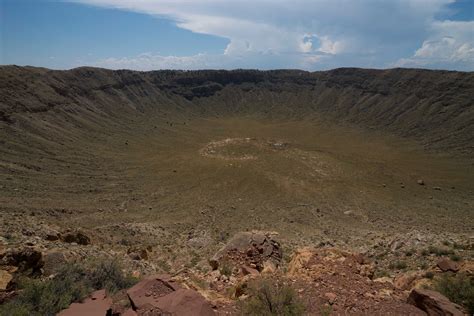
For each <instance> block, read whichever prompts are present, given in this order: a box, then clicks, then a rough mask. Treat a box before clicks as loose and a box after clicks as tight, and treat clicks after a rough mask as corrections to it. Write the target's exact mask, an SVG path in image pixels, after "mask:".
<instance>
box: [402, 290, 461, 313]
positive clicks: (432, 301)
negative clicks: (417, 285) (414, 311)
mask: <svg viewBox="0 0 474 316" xmlns="http://www.w3.org/2000/svg"><path fill="white" fill-rule="evenodd" d="M408 303H410V304H412V305H414V306H416V307H418V308H420V309H422V310H424V311H425V312H426V313H427V314H428V315H429V316H462V315H464V313H463V312H462V311H461V309H460V307H459V306H457V305H456V304H454V303H452V302H451V301H450V300H449V299H448V298H446V297H445V296H443V295H442V294H441V293H439V292H436V291H431V290H425V289H414V290H412V291H411V293H410V296H409V297H408Z"/></svg>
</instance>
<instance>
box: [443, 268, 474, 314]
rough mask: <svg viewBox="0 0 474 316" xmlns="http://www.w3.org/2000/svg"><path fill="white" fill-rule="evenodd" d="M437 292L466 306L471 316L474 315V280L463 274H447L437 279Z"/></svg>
mask: <svg viewBox="0 0 474 316" xmlns="http://www.w3.org/2000/svg"><path fill="white" fill-rule="evenodd" d="M434 288H435V290H437V291H438V292H440V293H442V294H443V295H444V296H446V297H447V298H449V299H450V300H451V301H452V302H454V303H457V304H459V305H462V306H464V307H465V308H466V309H467V310H468V312H469V314H470V315H473V314H474V278H473V277H470V276H468V275H466V274H463V273H458V274H455V275H454V274H452V273H447V274H445V275H443V276H442V277H441V278H439V279H437V280H436V281H435V284H434Z"/></svg>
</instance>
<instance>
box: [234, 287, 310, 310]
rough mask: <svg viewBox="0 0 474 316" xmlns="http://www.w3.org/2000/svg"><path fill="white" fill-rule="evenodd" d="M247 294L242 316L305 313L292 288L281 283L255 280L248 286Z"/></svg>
mask: <svg viewBox="0 0 474 316" xmlns="http://www.w3.org/2000/svg"><path fill="white" fill-rule="evenodd" d="M248 294H249V298H248V299H247V300H246V301H244V302H243V306H242V312H243V313H244V315H261V316H267V315H268V316H271V315H278V316H296V315H303V313H304V311H305V307H304V305H303V304H302V302H301V301H300V300H299V298H298V296H297V295H296V293H295V291H294V290H293V288H291V287H290V286H288V285H286V284H284V283H283V282H282V281H274V280H270V279H260V280H256V281H254V282H253V283H252V284H250V286H249V288H248Z"/></svg>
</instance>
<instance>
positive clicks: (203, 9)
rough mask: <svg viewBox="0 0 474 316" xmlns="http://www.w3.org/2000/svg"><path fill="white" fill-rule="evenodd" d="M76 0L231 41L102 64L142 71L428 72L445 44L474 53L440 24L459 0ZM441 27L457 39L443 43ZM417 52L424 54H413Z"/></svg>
mask: <svg viewBox="0 0 474 316" xmlns="http://www.w3.org/2000/svg"><path fill="white" fill-rule="evenodd" d="M72 1H74V2H80V3H86V4H90V5H96V6H103V7H108V8H116V9H122V10H130V11H135V12H141V13H144V14H150V15H154V16H162V17H163V16H164V17H167V18H170V19H172V20H174V21H175V22H176V25H177V26H178V27H180V28H183V29H186V30H190V31H192V32H196V33H203V34H210V35H215V36H219V37H223V38H227V39H228V40H229V44H228V45H227V47H225V49H224V53H223V54H222V55H195V56H188V57H174V56H159V55H151V56H148V57H144V56H135V57H133V56H132V57H130V56H128V57H121V58H120V57H116V58H112V59H108V60H104V61H100V62H99V63H102V64H111V63H112V62H113V64H122V65H135V67H140V69H153V68H156V67H160V68H166V66H168V65H169V67H175V66H176V67H178V68H190V67H191V68H193V69H194V67H195V66H199V65H200V66H201V68H203V67H207V68H210V67H212V68H229V67H234V66H242V67H245V68H250V67H252V68H255V67H258V68H298V67H305V68H306V69H321V68H328V67H337V66H346V65H347V66H360V67H387V66H392V65H394V64H397V65H402V64H404V63H406V64H407V65H408V64H409V63H410V62H415V60H416V62H420V60H421V59H423V60H424V61H425V64H424V66H430V62H432V61H433V60H434V59H433V58H434V57H433V58H431V57H430V58H425V57H422V55H423V54H429V53H428V51H432V54H435V51H437V53H436V54H438V55H439V54H440V53H441V51H442V50H443V49H444V48H443V47H444V46H446V45H448V46H452V47H453V48H451V49H454V50H455V51H456V52H457V53H456V54H457V55H456V56H458V57H457V58H460V59H462V60H464V59H466V58H470V56H471V54H472V45H471V43H470V42H469V38H466V36H462V37H459V34H460V32H451V31H453V29H455V28H457V27H458V26H455V25H454V24H450V23H449V22H447V21H446V22H440V21H436V20H435V19H434V16H435V15H436V14H437V13H439V12H441V11H442V10H444V8H445V6H446V5H447V4H449V3H451V2H453V1H454V0H391V1H381V0H357V1H354V0H252V1H250V0H239V1H234V0H232V1H231V0H200V1H198V0H155V1H154V0H72ZM468 23H469V22H468ZM443 28H445V29H446V30H447V29H450V30H451V31H450V32H447V33H456V34H455V35H443V36H441V37H439V36H440V35H439V34H441V33H443V32H442V31H441V29H443ZM459 28H461V29H464V27H459ZM437 29H438V31H436V30H437ZM471 29H472V28H471ZM436 34H438V35H436ZM445 37H446V38H449V37H452V38H453V39H454V40H455V43H454V44H451V43H450V42H449V41H448V40H445V41H443V40H442V39H443V38H445ZM471 40H472V36H471ZM435 42H436V43H438V44H435ZM466 45H467V46H466ZM434 46H437V48H436V47H434ZM417 48H419V50H418V51H419V53H418V51H417V52H416V53H415V54H414V55H413V52H414V51H415V50H416V49H417ZM416 54H421V55H420V56H416ZM443 54H445V53H443ZM410 55H413V56H411V57H410ZM463 56H464V57H463ZM403 57H405V59H403ZM407 57H408V58H407ZM463 58H464V59H463ZM412 60H413V61H412ZM397 61H398V62H397ZM437 62H439V61H437ZM147 63H148V64H147ZM180 63H182V64H181V67H179V65H180ZM448 66H449V64H448ZM465 66H466V67H468V68H469V69H473V68H474V62H473V61H472V60H471V61H470V62H469V61H468V62H467V63H466V65H465ZM127 67H128V66H127Z"/></svg>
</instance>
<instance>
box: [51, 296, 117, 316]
mask: <svg viewBox="0 0 474 316" xmlns="http://www.w3.org/2000/svg"><path fill="white" fill-rule="evenodd" d="M111 305H112V299H111V298H109V297H107V295H106V293H105V290H99V291H96V292H94V293H92V295H91V296H90V297H89V298H87V299H85V300H84V301H83V302H82V303H72V304H71V305H70V306H69V307H68V308H67V309H65V310H62V311H61V312H59V313H58V316H84V315H87V316H106V315H108V311H109V310H110V307H111Z"/></svg>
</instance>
